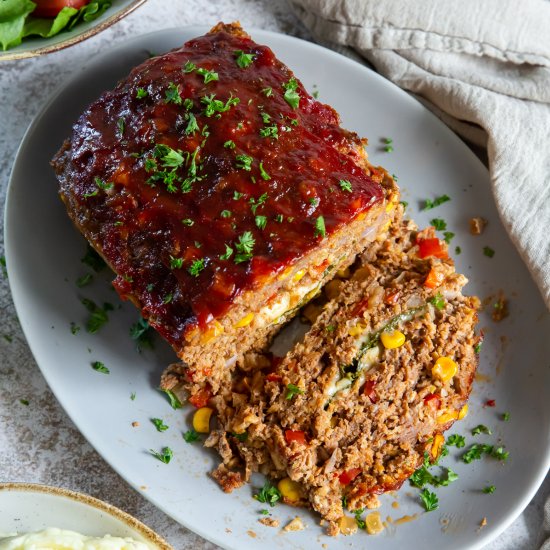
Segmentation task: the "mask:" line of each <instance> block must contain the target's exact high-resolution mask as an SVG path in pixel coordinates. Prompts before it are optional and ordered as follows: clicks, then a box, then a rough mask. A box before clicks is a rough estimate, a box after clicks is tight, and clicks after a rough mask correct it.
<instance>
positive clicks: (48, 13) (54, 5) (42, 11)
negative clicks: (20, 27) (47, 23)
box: [32, 0, 90, 17]
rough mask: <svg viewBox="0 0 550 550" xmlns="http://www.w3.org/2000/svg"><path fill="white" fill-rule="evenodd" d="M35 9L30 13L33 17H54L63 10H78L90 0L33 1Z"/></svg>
mask: <svg viewBox="0 0 550 550" xmlns="http://www.w3.org/2000/svg"><path fill="white" fill-rule="evenodd" d="M34 2H35V3H36V9H35V10H34V11H33V12H32V15H33V16H34V17H55V16H56V15H57V14H58V13H59V12H60V11H61V10H62V9H63V8H67V7H68V8H76V9H77V10H79V9H80V8H82V7H83V6H85V5H86V4H88V3H89V2H90V0H34Z"/></svg>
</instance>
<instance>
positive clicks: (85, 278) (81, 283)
mask: <svg viewBox="0 0 550 550" xmlns="http://www.w3.org/2000/svg"><path fill="white" fill-rule="evenodd" d="M93 280H94V276H93V275H92V274H91V273H86V275H82V276H81V277H79V278H78V279H77V280H76V286H77V287H78V288H82V287H85V286H87V285H89V284H90V283H91V282H92V281H93Z"/></svg>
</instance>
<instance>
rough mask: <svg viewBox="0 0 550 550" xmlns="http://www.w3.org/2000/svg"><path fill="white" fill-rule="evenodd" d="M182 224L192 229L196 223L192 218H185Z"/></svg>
mask: <svg viewBox="0 0 550 550" xmlns="http://www.w3.org/2000/svg"><path fill="white" fill-rule="evenodd" d="M181 223H182V224H183V225H186V226H187V227H191V226H192V225H195V222H194V221H193V220H192V219H191V218H185V219H183V220H181Z"/></svg>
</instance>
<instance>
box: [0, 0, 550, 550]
mask: <svg viewBox="0 0 550 550" xmlns="http://www.w3.org/2000/svg"><path fill="white" fill-rule="evenodd" d="M145 1H146V0H136V2H138V3H143V2H145ZM136 7H137V6H136ZM210 28H211V26H209V25H185V26H182V27H168V28H164V29H159V30H155V31H151V32H146V33H142V34H139V35H137V36H134V37H132V38H131V39H130V40H127V41H125V42H122V43H120V44H117V45H115V46H114V47H113V48H111V49H109V50H108V51H100V52H97V53H96V54H95V55H93V56H91V57H90V58H89V59H87V61H86V63H85V64H84V65H83V66H82V71H84V70H85V69H86V67H87V66H89V65H93V64H94V63H95V62H96V60H98V59H101V58H103V57H107V56H109V57H111V56H113V55H116V54H117V53H118V52H119V50H126V49H130V48H134V47H136V48H137V47H139V43H140V42H141V41H143V40H144V39H149V38H153V37H154V36H156V35H158V36H161V35H164V34H166V33H170V34H171V33H182V34H184V33H193V35H195V34H196V36H199V35H200V34H204V32H206V31H207V30H208V29H210ZM247 32H248V33H249V34H250V35H251V36H252V37H253V38H254V35H256V36H258V37H259V35H261V38H259V42H260V43H265V45H267V46H268V47H271V46H270V44H269V40H270V39H271V38H274V39H275V40H278V39H283V40H285V41H289V42H291V43H292V42H293V43H295V44H296V45H297V46H300V45H305V46H306V47H308V48H312V50H314V51H315V52H319V53H321V55H328V56H329V57H332V58H333V59H337V60H338V61H339V62H341V63H345V64H347V65H349V66H350V67H353V68H356V69H357V67H359V68H360V70H365V71H367V72H368V73H369V75H370V77H372V78H375V79H377V80H378V81H379V82H380V83H381V84H382V85H383V86H386V87H387V88H390V89H392V90H393V92H395V93H398V94H399V95H400V96H401V97H402V98H403V100H404V101H406V102H409V104H411V105H415V106H416V108H418V107H420V108H421V109H422V111H423V112H424V114H425V115H427V116H429V117H432V119H433V120H434V122H436V124H438V126H439V127H440V128H442V131H444V132H445V133H446V134H447V135H448V137H449V139H451V140H452V141H454V143H455V144H456V145H457V147H459V148H461V149H462V151H463V152H464V154H465V155H468V156H469V157H470V159H471V160H472V161H473V164H474V165H477V169H481V170H482V171H483V172H485V173H487V175H488V168H487V167H486V166H485V165H484V164H483V163H482V161H481V160H480V159H479V157H478V156H477V155H476V154H475V153H474V152H473V151H472V150H471V148H470V147H468V145H467V144H466V143H465V141H464V140H462V139H461V138H460V137H459V136H458V135H457V134H456V133H455V132H454V131H453V130H452V129H451V128H449V127H448V126H447V125H446V124H445V123H444V122H443V121H442V120H441V119H440V118H439V117H438V116H437V115H436V114H434V113H433V112H431V111H430V110H429V109H427V108H426V107H425V106H424V105H423V104H422V102H420V101H419V100H418V99H416V98H415V97H414V96H412V95H411V94H409V93H407V92H406V91H405V90H403V89H402V88H400V87H399V86H397V85H396V84H394V83H393V82H392V81H391V80H389V79H387V78H385V77H383V76H382V75H380V74H379V73H378V72H376V71H374V70H372V69H370V68H369V67H368V66H366V65H363V64H362V63H360V62H359V61H356V60H355V59H352V58H350V57H347V56H345V55H343V54H341V53H339V52H336V51H334V50H331V49H329V48H328V47H325V46H323V45H321V44H318V43H316V42H312V41H309V40H305V39H302V38H298V37H296V36H293V35H288V34H285V33H284V32H276V31H270V30H264V29H259V28H256V27H250V28H248V29H247ZM264 37H265V38H264ZM185 40H188V39H185ZM176 47H177V46H176ZM82 71H78V72H76V73H75V74H73V75H71V76H70V77H68V78H67V79H65V80H64V81H63V82H61V83H60V84H59V85H58V86H57V87H56V89H55V90H54V91H53V92H52V94H51V95H50V96H49V98H48V99H47V100H46V101H45V103H44V105H43V107H42V108H41V109H40V110H39V111H38V112H37V114H36V115H35V116H34V118H33V119H32V121H31V122H30V124H29V126H28V128H27V130H26V131H25V133H24V135H23V137H22V139H21V142H20V144H19V146H18V148H17V151H16V153H15V156H14V162H13V165H12V168H11V171H10V175H9V179H8V187H7V191H6V201H5V206H4V236H5V250H6V257H7V259H8V262H7V270H8V282H9V285H10V291H11V293H12V297H13V302H14V306H15V309H16V312H17V314H18V315H19V309H18V305H17V302H16V299H15V295H14V292H13V290H12V287H11V281H13V273H10V267H9V266H10V262H9V252H8V251H9V249H11V248H12V246H11V244H10V242H11V239H10V238H9V234H10V231H9V229H8V225H9V223H8V220H9V219H11V216H10V215H9V210H8V205H9V204H10V202H11V201H10V197H11V195H12V193H13V187H14V185H12V181H13V174H14V171H15V168H16V164H17V163H18V162H20V160H19V159H20V152H21V149H22V148H23V146H24V145H25V144H26V142H27V141H28V140H29V139H30V138H31V136H32V133H33V131H34V129H35V127H36V126H37V125H38V124H39V123H40V120H41V118H42V117H43V115H45V114H46V112H47V111H48V109H49V108H50V106H51V104H52V103H53V102H54V100H55V99H56V97H57V96H58V95H59V94H60V93H61V92H62V90H64V89H65V88H66V87H67V86H69V85H70V84H72V83H73V82H75V81H77V80H78V79H79V78H80V77H81V74H82ZM11 200H13V199H11ZM497 212H498V209H497ZM499 215H500V214H499ZM506 238H507V239H508V240H510V236H509V234H507V233H506ZM512 246H514V245H513V243H512ZM514 248H515V247H514ZM531 280H532V278H531ZM533 284H534V282H533ZM21 328H22V331H23V333H24V335H25V339H26V341H27V345H28V346H29V349H30V350H31V353H32V354H33V357H34V359H35V361H36V363H37V366H38V367H39V369H40V372H41V374H42V375H43V376H44V378H45V379H46V381H47V382H48V387H49V389H50V391H52V393H53V394H54V395H55V397H56V399H57V400H58V402H59V403H60V405H61V406H62V408H63V410H64V412H65V413H66V414H67V416H68V417H69V418H70V419H71V421H72V422H73V423H74V424H75V425H76V426H77V428H78V430H79V432H80V433H81V434H82V435H83V436H84V438H85V439H86V441H88V443H89V444H90V445H91V446H92V447H93V448H94V450H96V452H98V454H99V455H100V456H102V457H103V454H102V453H100V452H99V450H97V448H96V446H95V445H94V444H93V443H92V442H91V441H90V440H89V439H88V437H87V436H86V434H84V433H83V432H82V431H81V430H80V427H79V425H78V423H77V422H75V420H74V419H73V416H72V415H71V413H70V412H69V411H68V410H67V409H66V408H65V406H64V405H63V401H62V400H61V399H60V398H59V396H58V395H57V392H56V390H55V389H54V387H52V385H51V384H50V382H49V377H48V376H47V375H46V374H45V373H44V372H43V370H42V368H41V367H40V363H39V361H38V360H37V358H36V354H35V353H34V350H33V346H32V345H31V343H30V341H29V339H28V337H27V334H26V330H25V327H24V326H23V325H21ZM104 460H106V461H107V463H108V464H109V466H110V467H111V468H112V469H113V470H114V471H115V472H116V473H118V474H119V475H120V476H121V477H122V478H123V479H124V480H125V482H126V483H128V485H129V486H130V487H132V488H133V489H134V490H136V491H137V492H138V493H139V494H140V495H143V496H144V497H145V498H146V499H147V500H148V501H149V502H151V503H152V504H153V505H154V506H155V507H156V508H158V509H159V510H161V511H162V512H163V513H165V514H166V515H167V516H169V517H170V518H172V519H174V521H176V522H177V523H178V524H180V525H182V526H184V527H186V528H187V529H189V530H190V531H192V532H194V533H196V534H198V535H199V536H201V537H203V538H204V539H206V540H208V541H210V542H213V543H215V544H217V545H219V546H220V547H222V548H226V549H228V550H236V549H237V548H238V547H237V546H234V545H229V544H228V542H227V540H224V539H222V538H221V537H218V536H217V535H216V534H211V533H209V532H206V531H204V530H203V529H202V528H197V526H195V525H191V524H189V523H188V522H184V521H182V520H181V519H180V518H177V519H176V518H175V517H174V516H173V515H172V513H171V511H170V510H169V509H168V507H167V506H164V505H163V503H162V502H161V501H159V500H158V499H155V498H154V497H152V496H151V495H150V494H149V493H148V492H142V491H138V489H137V486H136V485H135V484H134V483H133V482H132V481H130V480H129V479H128V478H127V476H126V474H125V472H124V471H122V470H120V469H119V468H118V466H115V465H113V464H112V463H111V462H110V461H109V460H107V459H106V458H104ZM549 470H550V447H548V448H547V449H546V451H545V457H544V460H543V461H542V462H541V467H540V469H539V471H538V472H537V475H536V476H535V478H534V479H535V481H534V482H533V483H532V484H531V486H530V488H529V490H528V491H527V492H526V493H525V496H524V497H523V499H521V500H520V501H519V502H517V503H516V505H515V506H514V508H513V511H511V512H510V513H508V514H507V515H504V516H502V519H501V520H500V523H499V524H498V525H496V526H493V525H492V526H491V527H492V529H487V530H484V531H483V532H481V533H479V532H478V533H477V537H476V539H475V540H473V541H472V544H471V545H470V546H469V548H470V550H481V548H483V547H484V546H486V545H487V544H489V543H490V542H491V541H494V540H495V539H496V538H498V537H499V536H500V535H501V534H502V533H503V532H504V531H505V530H506V529H507V528H508V527H509V526H510V525H511V524H512V523H513V522H514V521H515V520H516V519H517V518H518V517H519V516H520V515H521V513H522V512H523V511H524V510H525V508H526V507H527V505H528V504H529V503H530V502H531V500H532V499H533V497H534V496H535V494H536V493H537V492H538V490H539V489H540V487H541V485H542V483H543V482H544V479H545V478H546V475H547V472H548V471H549ZM205 475H206V474H205Z"/></svg>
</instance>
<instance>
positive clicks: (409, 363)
mask: <svg viewBox="0 0 550 550" xmlns="http://www.w3.org/2000/svg"><path fill="white" fill-rule="evenodd" d="M433 231H434V230H433V228H429V229H428V230H425V231H422V232H418V231H417V228H416V227H415V226H414V225H413V223H412V222H410V221H403V222H401V223H399V224H397V225H396V226H394V227H393V228H392V230H391V236H390V238H389V239H387V240H383V241H382V242H379V243H378V248H377V249H376V250H375V249H371V250H370V252H369V253H367V254H366V255H364V256H363V257H362V258H361V259H360V261H358V262H357V263H356V264H355V269H354V270H352V273H353V274H352V275H351V277H350V278H349V279H348V280H347V281H345V282H343V283H342V288H341V290H340V292H339V293H338V295H337V297H335V298H334V299H332V300H330V301H328V302H327V303H326V304H325V305H324V306H323V307H320V308H319V311H320V314H319V316H318V317H317V319H316V320H315V322H314V323H313V325H312V327H311V329H310V330H309V332H308V333H307V334H306V336H305V338H304V340H303V341H302V342H301V343H299V344H297V345H296V346H295V347H294V349H293V350H292V351H291V352H289V353H288V354H287V356H286V357H285V358H284V359H282V360H275V361H273V360H272V361H268V360H267V358H266V357H265V356H264V357H261V356H251V357H248V361H245V363H243V365H241V367H240V368H238V369H236V370H235V372H234V373H233V381H232V385H231V386H228V387H226V388H225V389H224V391H223V392H221V393H220V395H217V396H215V397H213V398H212V399H211V400H210V406H211V407H213V408H214V410H215V411H216V413H217V422H218V429H216V430H214V431H213V432H212V433H211V435H210V436H209V438H208V440H207V442H206V444H207V446H210V447H214V448H216V449H217V450H218V451H219V453H220V455H221V457H222V460H223V462H222V463H221V464H220V466H219V467H218V468H217V469H216V470H215V472H214V473H213V475H214V477H215V478H216V479H217V480H218V481H219V483H220V484H221V486H222V487H223V489H224V490H226V491H231V490H232V489H233V488H235V487H238V486H239V485H241V484H242V483H244V482H245V481H247V480H248V479H249V476H250V474H251V473H252V472H256V471H259V472H262V473H264V474H266V475H267V476H269V477H270V478H272V479H274V480H285V481H284V482H283V483H285V484H286V486H287V487H288V486H289V484H290V486H291V488H292V491H291V492H290V493H291V494H293V495H294V497H291V498H287V501H290V503H291V504H301V505H309V506H311V507H312V508H313V509H315V510H316V511H317V512H319V513H320V514H321V516H322V517H323V518H324V519H325V520H327V521H328V524H329V529H328V531H329V533H330V534H335V533H336V532H337V531H338V522H339V520H340V519H341V518H342V516H343V515H344V509H343V506H342V502H347V507H348V509H349V510H356V509H359V508H363V507H369V508H373V507H376V506H377V505H378V500H377V495H379V494H381V493H384V492H386V491H390V490H395V489H397V488H399V487H400V486H401V484H402V483H403V481H404V480H406V479H407V478H408V477H409V476H410V475H411V474H412V473H413V472H414V471H415V469H417V468H418V467H419V466H420V465H421V463H422V461H423V458H424V453H425V452H428V453H430V454H431V456H432V457H433V458H436V457H437V455H438V452H439V449H440V447H441V443H442V442H443V440H444V438H443V437H442V435H441V434H442V432H443V431H445V430H447V429H448V428H449V427H450V426H451V425H452V424H453V423H454V421H455V420H457V419H460V418H462V416H463V415H464V414H465V412H466V401H467V398H468V396H469V393H470V390H471V386H472V381H473V378H474V374H475V370H476V366H477V356H476V354H475V351H474V347H475V345H476V344H477V343H478V340H479V338H478V337H477V336H476V335H475V334H474V328H475V324H476V321H477V313H476V312H477V308H478V305H479V301H478V300H477V298H474V297H465V296H463V295H462V294H461V288H462V287H463V285H464V284H465V283H466V282H467V281H466V278H465V277H464V276H463V275H460V274H457V273H456V272H455V271H454V267H453V262H452V260H450V259H449V258H448V257H447V251H446V245H445V243H443V242H440V241H439V240H438V239H437V238H436V237H435V236H434V234H433ZM287 494H288V491H287ZM343 497H345V498H344V499H343Z"/></svg>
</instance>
